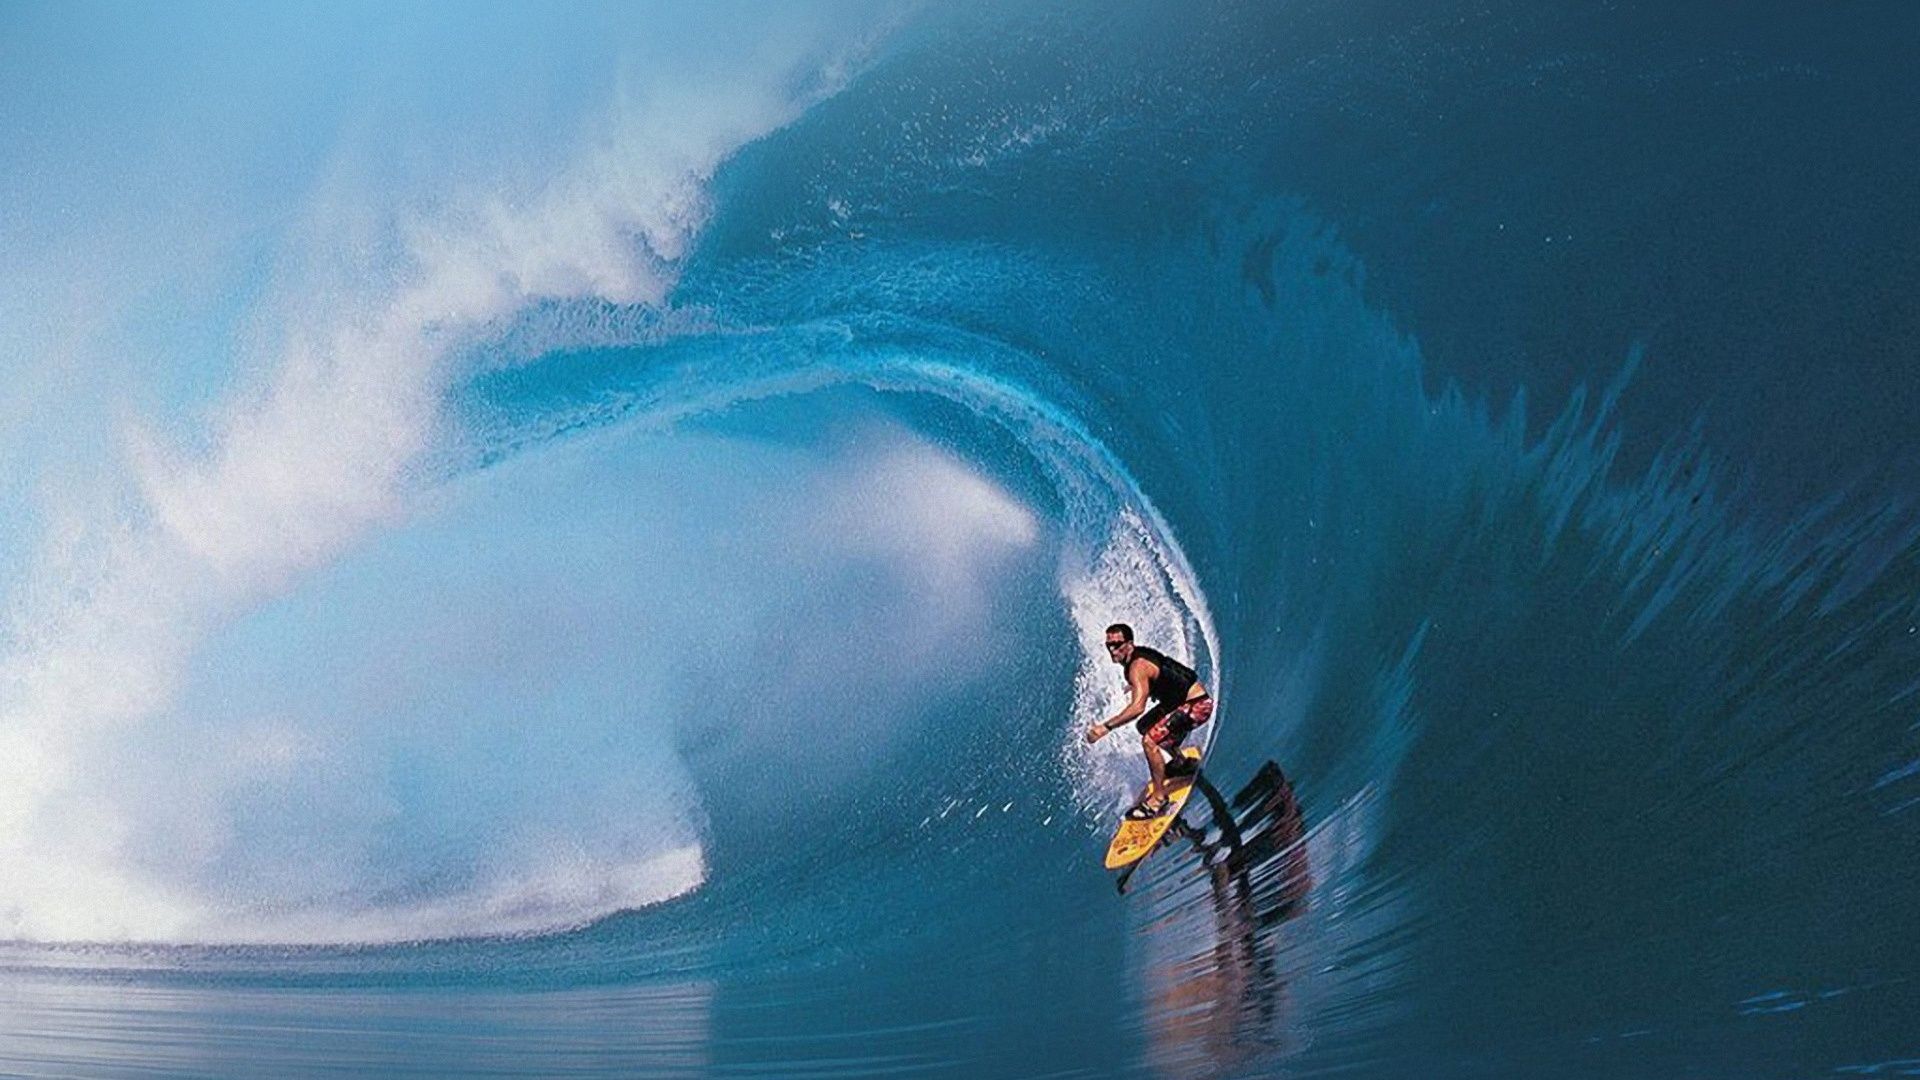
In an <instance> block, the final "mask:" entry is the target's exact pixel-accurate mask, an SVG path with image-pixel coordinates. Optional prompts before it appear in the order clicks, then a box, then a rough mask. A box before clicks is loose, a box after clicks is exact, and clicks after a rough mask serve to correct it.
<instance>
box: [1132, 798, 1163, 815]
mask: <svg viewBox="0 0 1920 1080" xmlns="http://www.w3.org/2000/svg"><path fill="white" fill-rule="evenodd" d="M1166 812H1167V797H1166V796H1164V795H1149V796H1147V797H1146V798H1144V799H1141V800H1140V801H1139V802H1137V803H1135V804H1134V806H1133V809H1131V810H1129V811H1127V820H1129V821H1152V820H1153V819H1154V818H1157V817H1159V816H1160V815H1161V814H1164V813H1166Z"/></svg>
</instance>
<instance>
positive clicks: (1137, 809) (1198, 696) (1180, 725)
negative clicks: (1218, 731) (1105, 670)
mask: <svg viewBox="0 0 1920 1080" xmlns="http://www.w3.org/2000/svg"><path fill="white" fill-rule="evenodd" d="M1107 655H1108V656H1110V657H1112V658H1113V662H1114V663H1116V664H1119V665H1120V667H1121V670H1122V672H1123V673H1124V675H1125V678H1126V683H1127V690H1128V691H1129V698H1128V701H1127V707H1126V708H1124V709H1121V710H1120V711H1119V712H1117V713H1115V714H1113V715H1112V716H1111V717H1108V718H1107V720H1106V721H1105V722H1103V723H1097V724H1094V725H1093V726H1091V727H1089V728H1087V741H1088V742H1089V743H1096V742H1099V741H1100V740H1101V739H1102V738H1105V737H1106V736H1107V735H1109V734H1111V733H1112V732H1113V730H1114V729H1115V728H1117V727H1119V726H1120V725H1122V724H1124V723H1126V722H1127V721H1129V720H1134V721H1135V723H1134V727H1135V729H1136V730H1138V731H1139V732H1140V749H1141V750H1142V751H1143V752H1145V754H1146V755H1147V772H1148V773H1150V774H1151V775H1152V777H1153V779H1152V781H1151V782H1150V783H1148V784H1147V791H1146V794H1144V795H1142V796H1141V797H1140V801H1139V802H1138V803H1136V804H1135V805H1134V807H1133V809H1131V810H1128V811H1127V817H1128V818H1129V819H1130V820H1133V821H1144V820H1147V819H1149V818H1155V817H1158V816H1160V815H1161V814H1163V813H1165V812H1166V809H1167V777H1168V776H1170V775H1172V776H1184V775H1186V774H1188V773H1190V772H1192V771H1193V770H1194V769H1195V768H1196V767H1197V766H1195V765H1194V763H1193V762H1191V761H1189V760H1187V758H1186V757H1184V756H1182V755H1181V753H1180V743H1181V742H1182V741H1184V740H1185V739H1186V737H1187V736H1188V735H1189V734H1191V733H1192V732H1193V729H1194V728H1197V727H1199V726H1200V725H1202V724H1204V723H1206V722H1207V721H1208V720H1211V719H1213V698H1212V697H1210V696H1208V694H1207V688H1206V686H1205V685H1204V684H1202V683H1201V682H1200V678H1199V676H1197V675H1195V674H1194V671H1193V669H1192V668H1190V667H1188V666H1187V665H1185V664H1183V663H1181V662H1180V661H1178V660H1175V659H1173V658H1172V657H1170V656H1168V655H1166V654H1165V653H1163V652H1160V651H1159V650H1157V649H1149V648H1147V647H1146V646H1144V645H1135V644H1134V643H1133V627H1131V626H1128V625H1127V624H1126V623H1114V624H1113V625H1112V626H1109V627H1107ZM1148 698H1152V699H1153V703H1154V704H1153V707H1152V708H1151V709H1149V708H1148V707H1147V699H1148ZM1136 718H1137V720H1136Z"/></svg>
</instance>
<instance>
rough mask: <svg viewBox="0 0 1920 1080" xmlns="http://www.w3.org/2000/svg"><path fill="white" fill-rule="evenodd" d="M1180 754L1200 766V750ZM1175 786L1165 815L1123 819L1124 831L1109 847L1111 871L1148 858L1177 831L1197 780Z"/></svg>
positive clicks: (1186, 778)
mask: <svg viewBox="0 0 1920 1080" xmlns="http://www.w3.org/2000/svg"><path fill="white" fill-rule="evenodd" d="M1180 752H1181V753H1182V754H1184V755H1186V758H1187V760H1188V761H1192V762H1194V763H1196V764H1198V763H1199V761H1200V748H1199V747H1197V746H1186V747H1182V748H1181V750H1180ZM1198 774H1199V770H1197V769H1196V770H1195V771H1194V775H1198ZM1171 783H1172V785H1173V786H1172V788H1171V790H1169V791H1168V793H1167V809H1166V812H1165V813H1163V814H1161V815H1160V816H1159V817H1156V818H1150V819H1148V820H1146V821H1129V820H1127V819H1126V818H1121V819H1120V831H1119V832H1116V833H1114V834H1113V843H1111V844H1108V845H1107V869H1109V870H1121V869H1124V868H1126V867H1129V866H1132V865H1133V864H1134V863H1137V862H1139V861H1140V860H1141V859H1144V858H1146V857H1147V855H1148V854H1149V853H1150V852H1152V851H1153V849H1154V848H1155V847H1157V846H1158V845H1159V843H1160V838H1161V837H1163V836H1165V835H1167V830H1168V829H1170V828H1172V827H1173V822H1174V819H1175V818H1178V817H1179V816H1180V811H1181V810H1182V809H1183V808H1184V807H1185V806H1186V805H1187V796H1189V795H1191V794H1193V776H1182V777H1180V778H1179V779H1177V780H1173V781H1172V782H1171ZM1146 793H1147V789H1146V788H1145V787H1142V788H1141V789H1140V794H1141V795H1142V796H1144V795H1146Z"/></svg>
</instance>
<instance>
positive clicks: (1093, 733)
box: [1087, 720, 1107, 743]
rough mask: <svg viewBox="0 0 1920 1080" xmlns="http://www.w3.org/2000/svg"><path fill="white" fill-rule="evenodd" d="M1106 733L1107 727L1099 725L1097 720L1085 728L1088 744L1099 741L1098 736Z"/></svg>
mask: <svg viewBox="0 0 1920 1080" xmlns="http://www.w3.org/2000/svg"><path fill="white" fill-rule="evenodd" d="M1106 733H1107V725H1105V724H1103V723H1101V722H1100V721H1098V720H1095V721H1094V722H1093V723H1092V724H1089V725H1088V726H1087V741H1088V742H1089V743H1097V742H1099V741H1100V736H1102V735H1105V734H1106Z"/></svg>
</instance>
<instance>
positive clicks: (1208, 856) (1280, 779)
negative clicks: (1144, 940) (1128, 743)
mask: <svg viewBox="0 0 1920 1080" xmlns="http://www.w3.org/2000/svg"><path fill="white" fill-rule="evenodd" d="M1195 790H1196V791H1197V792H1198V793H1199V794H1200V795H1201V797H1202V800H1203V801H1204V805H1205V806H1206V807H1207V810H1208V812H1207V813H1200V812H1197V811H1198V810H1199V805H1198V804H1199V803H1200V802H1201V801H1202V800H1196V801H1195V802H1192V803H1189V804H1188V810H1187V812H1186V814H1185V815H1183V818H1182V820H1180V821H1178V822H1176V823H1175V824H1174V826H1173V829H1172V830H1171V831H1170V832H1169V834H1168V840H1167V844H1168V845H1169V846H1173V845H1176V844H1179V843H1182V842H1184V844H1185V845H1186V846H1188V847H1189V848H1190V849H1191V850H1192V851H1193V852H1194V853H1195V854H1196V855H1197V856H1198V857H1199V864H1200V869H1201V872H1202V873H1201V876H1202V880H1204V881H1205V887H1206V889H1207V891H1208V894H1209V897H1210V900H1211V904H1210V905H1200V904H1195V903H1193V902H1192V900H1193V899H1197V898H1189V897H1187V896H1185V895H1183V896H1182V900H1183V901H1184V902H1183V903H1181V904H1180V905H1179V906H1178V908H1177V909H1176V910H1177V911H1179V912H1180V913H1181V914H1180V915H1175V916H1174V917H1173V918H1172V919H1170V920H1168V921H1164V922H1162V923H1161V924H1160V925H1161V929H1162V930H1164V931H1173V933H1171V934H1169V935H1167V938H1166V941H1167V944H1169V945H1173V947H1174V949H1175V950H1176V953H1177V954H1178V959H1174V960H1173V961H1172V962H1171V963H1169V964H1166V965H1164V966H1162V965H1158V964H1156V965H1152V966H1150V968H1149V970H1150V971H1152V972H1153V973H1154V974H1153V976H1152V977H1151V979H1150V981H1151V982H1153V983H1157V984H1158V985H1156V986H1154V988H1153V994H1152V999H1153V1008H1152V1010H1151V1014H1152V1015H1151V1017H1150V1027H1151V1029H1152V1033H1153V1051H1152V1056H1153V1058H1154V1059H1155V1064H1157V1065H1158V1066H1159V1067H1160V1068H1162V1069H1163V1070H1165V1071H1167V1072H1169V1073H1172V1074H1175V1075H1189V1074H1193V1073H1196V1072H1208V1071H1212V1070H1215V1069H1218V1068H1221V1067H1223V1066H1226V1065H1229V1064H1232V1063H1233V1062H1236V1061H1244V1060H1245V1059H1247V1058H1250V1057H1258V1056H1263V1055H1264V1054H1267V1053H1272V1052H1274V1051H1276V1050H1280V1049H1282V1048H1283V1046H1284V1044H1285V1042H1286V1039H1285V1035H1284V1032H1283V1028H1284V1027H1285V1016H1284V1012H1285V1008H1284V1006H1285V1001H1286V984H1287V980H1286V977H1285V975H1284V973H1283V972H1282V970H1281V968H1280V964H1279V959H1278V952H1279V945H1280V934H1279V929H1280V927H1281V925H1282V924H1284V923H1286V922H1287V921H1288V920H1290V919H1293V918H1294V917H1296V916H1298V915H1300V914H1301V913H1302V912H1303V911H1304V910H1305V908H1306V902H1307V893H1308V891H1309V890H1310V889H1311V887H1312V883H1313V882H1312V874H1311V869H1310V867H1309V866H1308V862H1307V843H1306V828H1305V823H1304V820H1303V818H1302V815H1301V812H1300V803H1299V801H1298V800H1297V799H1296V798H1295V796H1294V792H1293V785H1292V784H1291V783H1289V782H1288V780H1287V777H1286V774H1285V773H1283V772H1282V771H1281V770H1280V766H1279V765H1277V764H1275V763H1273V762H1271V761H1269V762H1267V763H1266V764H1264V765H1262V766H1261V767H1260V770H1259V771H1258V772H1257V773H1255V774H1254V777H1253V779H1252V780H1251V781H1250V782H1248V784H1247V785H1246V786H1245V787H1244V788H1242V789H1241V790H1240V791H1239V792H1238V793H1237V794H1235V795H1234V797H1233V799H1232V800H1231V802H1229V801H1228V800H1226V799H1225V798H1223V797H1222V796H1221V793H1220V791H1219V790H1218V789H1217V788H1215V787H1214V786H1213V785H1212V784H1211V783H1209V782H1208V780H1207V778H1206V776H1205V774H1204V773H1203V774H1202V775H1201V776H1200V777H1199V778H1198V779H1197V781H1196V784H1195ZM1209 819H1210V820H1209ZM1171 854H1173V852H1172V851H1165V852H1162V853H1161V857H1162V858H1165V857H1166V856H1167V855H1171ZM1181 876H1182V877H1185V875H1181ZM1191 887H1192V881H1191V879H1188V880H1187V881H1185V882H1181V883H1179V884H1177V885H1176V888H1177V889H1178V891H1179V892H1180V893H1182V894H1186V893H1188V890H1189V889H1190V888H1191ZM1209 906H1210V909H1211V912H1212V916H1213V917H1212V919H1211V920H1210V921H1211V923H1212V926H1211V927H1205V928H1204V929H1207V930H1211V933H1208V934H1205V935H1204V937H1203V936H1202V934H1201V931H1202V930H1203V928H1202V927H1199V926H1190V927H1189V928H1188V929H1190V930H1191V931H1193V932H1192V933H1180V932H1178V931H1177V930H1175V925H1174V924H1178V923H1182V922H1186V921H1187V920H1186V919H1185V918H1182V917H1181V916H1182V915H1187V914H1189V913H1194V912H1197V911H1202V910H1205V909H1206V908H1207V907H1209ZM1156 936H1160V935H1159V934H1158V933H1156ZM1205 938H1211V939H1212V943H1211V946H1210V947H1207V946H1204V945H1202V946H1200V947H1198V948H1197V949H1195V948H1194V945H1197V944H1198V943H1199V942H1200V941H1204V940H1205ZM1181 940H1184V941H1185V942H1187V943H1189V944H1188V945H1187V946H1186V947H1181V946H1180V945H1177V944H1174V942H1176V941H1181ZM1170 959H1171V958H1170Z"/></svg>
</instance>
